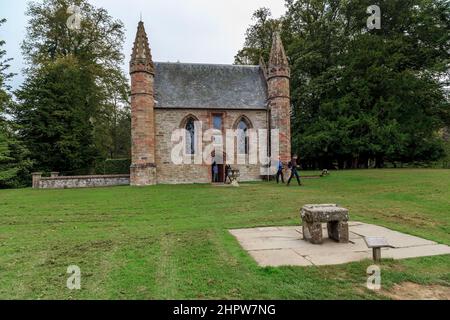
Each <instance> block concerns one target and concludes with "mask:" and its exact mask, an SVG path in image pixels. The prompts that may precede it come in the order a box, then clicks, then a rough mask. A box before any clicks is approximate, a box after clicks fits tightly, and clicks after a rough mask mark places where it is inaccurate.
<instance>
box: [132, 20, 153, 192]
mask: <svg viewBox="0 0 450 320" xmlns="http://www.w3.org/2000/svg"><path fill="white" fill-rule="evenodd" d="M130 75H131V140H132V144H131V146H132V151H131V158H132V165H131V168H130V178H131V185H133V186H145V185H152V184H156V165H155V113H154V106H155V100H154V97H153V83H154V66H153V61H152V56H151V52H150V48H149V45H148V39H147V34H146V33H145V29H144V23H143V22H142V21H141V22H139V25H138V31H137V34H136V40H135V42H134V47H133V53H132V55H131V61H130Z"/></svg>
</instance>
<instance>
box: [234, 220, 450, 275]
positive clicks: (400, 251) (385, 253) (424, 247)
mask: <svg viewBox="0 0 450 320" xmlns="http://www.w3.org/2000/svg"><path fill="white" fill-rule="evenodd" d="M323 228H324V229H325V230H324V233H323V234H324V243H323V244H322V245H314V244H311V243H309V242H307V241H305V240H303V235H302V228H301V227H298V226H297V227H267V228H253V229H234V230H230V233H231V234H232V235H234V236H235V237H236V239H237V240H238V241H239V243H240V244H241V246H242V247H243V248H244V249H245V250H247V251H248V252H249V254H250V255H251V256H252V257H253V258H254V259H255V260H256V262H257V263H258V264H259V265H260V266H262V267H267V266H272V267H278V266H314V265H316V266H321V265H336V264H343V263H349V262H353V261H360V260H364V259H372V249H369V248H368V247H367V245H366V243H365V241H364V237H385V238H386V239H387V241H388V243H389V244H390V245H392V246H394V248H385V249H382V255H381V256H382V258H390V259H407V258H415V257H426V256H435V255H444V254H450V247H449V246H447V245H443V244H438V243H436V242H434V241H430V240H426V239H422V238H419V237H416V236H411V235H408V234H405V233H401V232H398V231H394V230H390V229H388V228H385V227H381V226H377V225H373V224H367V223H362V222H349V229H350V230H349V232H350V234H349V236H350V242H349V243H337V242H335V241H333V240H331V239H329V238H327V237H326V235H327V232H326V225H325V224H324V225H323Z"/></svg>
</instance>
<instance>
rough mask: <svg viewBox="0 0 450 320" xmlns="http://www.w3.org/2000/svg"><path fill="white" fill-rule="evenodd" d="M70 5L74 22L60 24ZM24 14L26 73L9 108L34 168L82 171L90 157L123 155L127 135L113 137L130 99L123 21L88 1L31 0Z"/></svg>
mask: <svg viewBox="0 0 450 320" xmlns="http://www.w3.org/2000/svg"><path fill="white" fill-rule="evenodd" d="M70 5H76V6H78V7H79V8H80V9H81V20H80V21H81V23H80V28H79V29H72V28H69V26H68V25H67V21H68V19H69V17H70V16H71V13H68V11H67V10H68V8H69V7H70ZM27 14H28V16H29V17H30V19H29V25H28V27H27V35H26V38H25V40H24V41H23V44H22V49H23V53H24V56H25V58H26V61H27V63H28V68H27V74H28V79H27V81H26V82H25V84H24V85H23V86H22V88H21V89H20V90H19V91H18V92H17V96H18V98H19V101H20V102H21V104H22V105H19V106H17V108H16V110H15V112H14V115H15V117H16V121H17V123H19V124H20V131H19V132H20V134H21V136H22V137H23V138H24V140H25V141H27V145H28V146H29V149H30V151H31V152H32V155H33V158H34V159H36V165H35V169H37V170H61V171H72V172H73V171H80V170H82V169H84V171H88V170H89V169H90V168H93V164H94V161H95V160H96V159H99V160H100V159H104V158H106V157H110V156H113V157H115V156H122V157H124V156H125V157H128V156H129V154H126V155H125V152H127V150H129V149H130V147H129V144H130V142H129V141H127V140H126V139H123V140H120V138H118V137H117V136H116V134H117V130H118V128H117V127H118V124H119V120H120V119H121V118H120V117H119V116H121V115H122V114H124V113H126V110H128V105H129V102H128V97H129V94H128V92H129V87H128V81H127V78H126V77H125V75H124V74H123V71H122V70H121V68H120V66H121V64H122V61H123V58H124V56H123V54H122V45H123V41H124V26H123V23H122V22H121V21H119V20H115V19H113V18H112V17H111V16H110V15H109V14H108V12H107V11H106V10H105V9H103V8H95V7H94V6H92V5H91V4H89V3H88V1H87V0H74V1H70V0H44V1H39V2H31V3H30V4H29V7H28V11H27ZM59 72H60V74H59ZM71 77H73V79H71ZM120 121H121V120H120ZM129 135H130V134H129V133H128V134H127V136H128V137H129ZM130 140H131V139H130ZM119 144H121V145H119ZM117 150H121V151H120V152H119V151H117Z"/></svg>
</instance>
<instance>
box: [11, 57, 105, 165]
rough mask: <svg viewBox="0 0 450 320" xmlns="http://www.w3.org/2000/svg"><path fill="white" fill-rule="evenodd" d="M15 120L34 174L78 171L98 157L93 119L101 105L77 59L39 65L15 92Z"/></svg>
mask: <svg viewBox="0 0 450 320" xmlns="http://www.w3.org/2000/svg"><path fill="white" fill-rule="evenodd" d="M16 96H17V98H18V100H19V102H20V103H18V104H17V105H16V107H15V108H14V116H15V118H16V122H17V124H18V126H19V128H20V133H21V137H22V138H23V140H24V141H26V143H27V145H28V148H29V149H30V152H31V153H32V155H33V159H35V160H36V162H37V164H38V167H37V169H39V170H42V171H47V172H48V171H52V170H53V171H54V170H58V171H63V172H70V171H78V170H81V169H86V168H91V167H92V166H93V164H94V161H95V159H96V158H97V157H98V155H99V151H98V150H97V148H96V146H95V144H94V135H93V134H94V125H93V122H94V121H93V115H94V114H95V112H96V108H97V105H98V103H99V101H98V100H99V96H98V91H97V90H96V86H95V78H94V77H93V76H92V74H91V73H90V72H89V71H88V70H86V69H85V68H83V67H82V66H80V64H79V63H78V62H77V60H76V58H73V57H70V56H66V57H61V58H58V59H57V60H56V61H54V62H50V63H48V64H46V65H43V66H42V67H41V68H40V69H39V70H36V72H34V73H33V75H32V76H31V77H28V79H27V80H26V81H25V83H24V85H23V86H22V89H20V90H18V91H17V92H16Z"/></svg>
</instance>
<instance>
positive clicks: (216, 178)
mask: <svg viewBox="0 0 450 320" xmlns="http://www.w3.org/2000/svg"><path fill="white" fill-rule="evenodd" d="M212 172H213V182H219V166H218V165H217V163H216V162H215V161H214V163H213V164H212Z"/></svg>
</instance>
